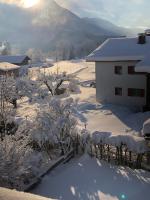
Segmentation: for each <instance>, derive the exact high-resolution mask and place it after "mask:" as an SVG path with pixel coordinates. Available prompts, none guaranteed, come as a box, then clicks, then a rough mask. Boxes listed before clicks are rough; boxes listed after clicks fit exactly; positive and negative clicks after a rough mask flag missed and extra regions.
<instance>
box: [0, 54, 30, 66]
mask: <svg viewBox="0 0 150 200" xmlns="http://www.w3.org/2000/svg"><path fill="white" fill-rule="evenodd" d="M26 58H28V59H29V60H30V58H29V57H28V56H26V55H17V56H12V55H0V62H9V63H13V64H20V63H22V62H23V61H24V60H25V59H26Z"/></svg>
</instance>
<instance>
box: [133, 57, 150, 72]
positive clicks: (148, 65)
mask: <svg viewBox="0 0 150 200" xmlns="http://www.w3.org/2000/svg"><path fill="white" fill-rule="evenodd" d="M135 71H136V72H147V73H150V55H147V56H146V57H145V58H144V59H143V60H142V61H140V62H139V63H138V64H136V67H135Z"/></svg>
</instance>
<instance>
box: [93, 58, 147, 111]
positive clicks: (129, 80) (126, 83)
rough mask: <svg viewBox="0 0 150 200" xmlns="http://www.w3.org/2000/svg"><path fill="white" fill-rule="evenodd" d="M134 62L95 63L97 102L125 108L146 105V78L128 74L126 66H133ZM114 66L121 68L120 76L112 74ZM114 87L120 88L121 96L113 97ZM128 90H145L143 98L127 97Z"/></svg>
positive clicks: (140, 75)
mask: <svg viewBox="0 0 150 200" xmlns="http://www.w3.org/2000/svg"><path fill="white" fill-rule="evenodd" d="M136 63H137V62H135V61H125V62H96V96H97V100H98V101H99V102H103V103H104V102H105V103H114V104H120V105H127V106H138V107H139V106H140V107H142V106H144V105H146V76H145V75H142V74H132V75H129V74H128V66H133V65H134V66H135V64H136ZM115 66H122V70H123V73H122V74H121V75H118V74H115V73H114V67H115ZM115 87H121V88H122V96H116V95H115ZM128 88H137V89H145V97H129V96H128Z"/></svg>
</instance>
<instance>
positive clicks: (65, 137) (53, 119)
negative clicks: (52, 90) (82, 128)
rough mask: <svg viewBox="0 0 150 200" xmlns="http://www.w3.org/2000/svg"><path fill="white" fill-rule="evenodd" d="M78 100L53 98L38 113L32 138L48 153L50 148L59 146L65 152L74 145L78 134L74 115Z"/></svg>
mask: <svg viewBox="0 0 150 200" xmlns="http://www.w3.org/2000/svg"><path fill="white" fill-rule="evenodd" d="M75 107H76V102H74V101H73V99H71V98H70V99H67V100H58V99H55V98H53V99H52V100H51V101H50V103H49V104H48V105H45V106H43V107H42V108H40V110H39V113H38V115H37V118H36V121H35V126H34V131H33V134H32V140H33V141H34V143H35V142H36V143H37V146H39V147H40V148H41V149H43V148H44V149H45V150H46V151H47V152H48V153H50V152H49V148H51V147H55V146H59V148H60V150H61V154H65V153H66V152H67V151H68V150H69V149H70V148H71V146H72V143H73V140H74V139H75V137H76V134H77V131H78V130H77V120H76V118H75V117H74V115H73V110H74V109H75Z"/></svg>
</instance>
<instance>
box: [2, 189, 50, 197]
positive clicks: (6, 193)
mask: <svg viewBox="0 0 150 200" xmlns="http://www.w3.org/2000/svg"><path fill="white" fill-rule="evenodd" d="M0 200H52V199H50V198H44V197H41V196H37V195H33V194H28V193H24V192H17V191H15V190H9V189H5V188H0Z"/></svg>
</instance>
